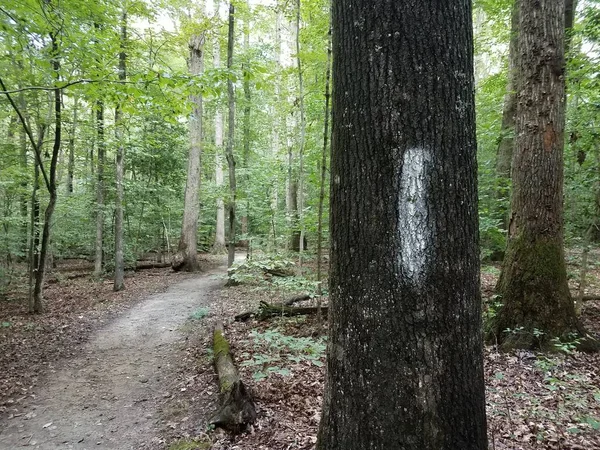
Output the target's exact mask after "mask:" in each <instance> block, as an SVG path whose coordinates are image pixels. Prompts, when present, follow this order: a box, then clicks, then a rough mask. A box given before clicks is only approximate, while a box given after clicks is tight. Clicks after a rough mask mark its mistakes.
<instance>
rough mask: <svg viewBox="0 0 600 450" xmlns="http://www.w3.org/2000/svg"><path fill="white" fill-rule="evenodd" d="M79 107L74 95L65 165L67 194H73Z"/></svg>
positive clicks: (76, 97)
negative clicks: (67, 154) (67, 156)
mask: <svg viewBox="0 0 600 450" xmlns="http://www.w3.org/2000/svg"><path fill="white" fill-rule="evenodd" d="M78 107H79V97H78V96H77V95H76V96H75V99H74V100H73V123H72V124H71V132H70V133H69V161H68V164H67V194H72V193H73V180H74V178H75V133H76V132H77V112H78V111H77V109H78Z"/></svg>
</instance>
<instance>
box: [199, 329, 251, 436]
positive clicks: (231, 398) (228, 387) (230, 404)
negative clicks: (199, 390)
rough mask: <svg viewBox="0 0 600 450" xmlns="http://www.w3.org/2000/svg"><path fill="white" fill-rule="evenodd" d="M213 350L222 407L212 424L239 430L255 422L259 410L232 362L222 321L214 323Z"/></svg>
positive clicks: (229, 429)
mask: <svg viewBox="0 0 600 450" xmlns="http://www.w3.org/2000/svg"><path fill="white" fill-rule="evenodd" d="M213 351H214V360H215V370H216V372H217V376H218V378H219V395H220V398H221V406H220V408H219V410H218V411H217V413H216V414H215V415H214V417H213V418H212V419H211V421H210V423H211V424H213V425H214V426H216V427H221V428H224V429H226V430H228V431H231V432H233V433H239V432H240V431H243V430H244V429H245V428H246V426H247V425H249V424H252V423H254V422H255V421H256V409H255V407H254V402H253V401H252V397H251V396H250V394H249V393H248V391H247V390H246V387H245V386H244V383H243V382H242V380H241V379H240V376H239V374H238V371H237V369H236V367H235V364H234V363H233V358H232V356H231V350H230V348H229V343H228V342H227V339H225V336H224V334H223V324H222V323H220V322H218V323H217V324H215V329H214V332H213Z"/></svg>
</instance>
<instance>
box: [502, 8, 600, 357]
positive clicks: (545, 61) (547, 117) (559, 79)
mask: <svg viewBox="0 0 600 450" xmlns="http://www.w3.org/2000/svg"><path fill="white" fill-rule="evenodd" d="M564 12H565V3H564V0H540V1H538V2H526V1H523V2H521V10H520V22H519V54H520V55H521V58H520V74H521V75H520V77H521V82H520V84H519V85H520V88H519V93H518V97H519V102H518V105H517V114H516V126H515V131H516V132H515V153H514V158H513V170H512V175H513V189H512V197H511V215H510V223H509V230H508V231H509V236H508V245H507V250H506V256H505V258H504V262H503V265H502V273H501V275H500V279H499V281H498V286H497V290H498V293H499V294H500V295H501V298H502V303H503V306H502V307H501V308H500V310H499V311H498V314H497V317H496V321H495V324H494V327H493V332H494V338H495V339H497V341H498V342H500V343H502V344H503V346H504V347H505V348H512V347H538V346H543V345H545V344H549V343H550V340H551V339H552V338H554V337H563V336H564V337H567V335H568V333H571V332H577V333H579V334H585V332H584V331H583V330H582V329H581V327H580V326H579V324H578V321H577V318H576V316H575V309H574V307H573V301H572V299H571V295H570V293H569V287H568V285H567V271H566V265H565V261H564V250H563V146H564V142H563V133H564V126H565V78H564V77H565V73H564V36H565V14H564ZM506 330H511V331H508V332H507V331H506ZM536 330H537V331H536ZM540 332H541V333H543V334H540ZM583 343H584V344H589V346H593V342H592V341H590V340H585V341H584V342H583Z"/></svg>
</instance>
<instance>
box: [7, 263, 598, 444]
mask: <svg viewBox="0 0 600 450" xmlns="http://www.w3.org/2000/svg"><path fill="white" fill-rule="evenodd" d="M568 261H569V271H570V278H571V279H572V280H573V285H572V288H573V289H574V290H575V289H576V288H577V281H576V280H577V279H578V277H577V274H578V271H579V255H578V253H577V252H570V253H569V256H568ZM590 261H592V262H594V261H595V262H597V263H598V262H600V253H592V254H590ZM218 264H219V261H215V259H212V260H210V261H205V268H206V272H205V273H203V274H201V275H200V276H198V275H189V274H175V273H172V272H170V270H169V269H154V270H150V271H142V272H139V273H136V274H135V275H133V276H131V277H130V278H127V279H126V281H127V288H128V289H127V291H125V292H124V293H112V290H111V288H112V284H110V283H108V282H104V283H102V282H91V280H90V279H89V278H77V279H69V277H66V276H63V277H62V279H61V276H60V275H59V276H58V277H57V278H58V282H56V283H52V284H50V285H49V287H48V289H47V291H46V301H47V304H48V310H49V312H48V313H46V314H44V315H41V316H29V315H27V314H25V311H24V309H23V306H22V303H23V302H22V301H12V302H11V301H2V300H0V325H1V326H0V449H6V450H9V449H14V448H20V447H25V446H29V447H33V448H39V449H59V448H60V449H68V448H74V449H92V448H99V449H122V450H127V449H148V450H159V449H169V450H192V449H209V448H212V449H214V450H225V449H229V450H234V449H236V450H262V449H264V450H283V449H286V450H287V449H307V450H308V449H312V448H314V444H315V442H316V435H317V429H318V423H319V416H320V410H321V403H322V391H323V380H324V363H325V338H324V334H325V333H324V330H323V327H322V326H319V324H318V322H317V320H316V318H315V317H312V316H299V317H294V318H281V317H277V318H273V319H270V320H266V321H257V320H255V319H252V320H249V321H247V322H235V321H234V320H233V318H234V316H235V315H236V314H238V313H241V312H245V311H248V310H253V309H254V310H255V309H257V307H258V305H259V303H260V301H266V302H268V303H277V302H280V301H282V300H283V299H285V298H288V297H289V296H291V295H293V294H297V293H299V292H301V291H302V290H303V289H304V288H306V286H307V284H306V281H305V280H304V279H302V278H297V277H271V276H264V274H262V275H260V274H259V275H257V276H256V277H255V278H254V279H252V278H251V277H249V278H247V279H245V280H244V282H243V283H241V284H239V285H238V286H233V287H224V286H223V285H224V279H223V277H222V275H223V274H224V273H225V271H224V268H222V267H220V268H218V267H216V266H217V265H218ZM312 264H313V265H314V262H312ZM310 265H311V263H309V270H310ZM498 273H499V271H498V268H497V266H485V267H484V268H483V270H482V290H483V295H484V298H485V299H486V304H487V305H488V307H489V306H490V305H491V306H492V308H493V304H494V298H493V286H494V284H495V282H496V279H497V276H498ZM588 278H589V279H588V289H587V290H586V295H598V294H600V264H595V265H594V264H591V268H590V271H589V273H588ZM165 290H166V291H165ZM157 291H158V293H157ZM324 300H326V298H325V299H324ZM303 304H304V305H310V304H314V301H305V302H302V303H299V304H298V305H303ZM19 305H21V306H19ZM582 317H583V320H584V322H585V323H586V325H587V326H588V328H589V329H590V330H592V331H593V332H594V333H596V334H597V335H600V301H589V302H586V303H585V308H584V311H583V316H582ZM216 319H219V320H223V321H224V322H225V325H226V335H227V338H228V339H229V341H230V343H231V347H232V351H233V354H234V357H235V359H236V363H237V364H238V366H239V369H240V374H241V376H242V378H243V380H244V382H245V383H246V385H247V386H248V387H249V390H250V392H251V393H252V395H253V397H254V399H255V402H256V406H257V412H258V420H257V422H256V423H255V424H254V425H253V426H251V427H250V429H249V430H248V431H247V432H245V433H243V434H241V435H238V436H229V435H227V434H226V433H224V432H222V431H219V430H212V429H211V428H210V427H208V426H207V422H208V419H209V418H210V416H211V415H212V414H213V413H214V412H215V410H216V407H217V400H218V399H217V387H216V383H215V374H214V369H213V366H212V351H211V327H212V324H213V322H214V320H216ZM485 377H486V385H487V409H488V430H489V438H490V449H494V450H496V449H497V450H504V449H511V450H517V449H523V450H530V449H561V450H594V449H600V356H599V355H587V354H581V353H578V352H575V351H569V352H568V353H567V354H564V353H563V354H561V353H555V354H545V353H541V352H523V351H521V352H513V353H500V352H498V351H496V349H495V348H494V347H493V346H489V347H486V350H485Z"/></svg>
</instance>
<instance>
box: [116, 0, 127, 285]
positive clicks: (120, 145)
mask: <svg viewBox="0 0 600 450" xmlns="http://www.w3.org/2000/svg"><path fill="white" fill-rule="evenodd" d="M126 45H127V11H125V10H123V13H122V15H121V39H120V47H121V49H120V52H119V81H121V82H124V81H125V80H126V79H127V54H126V52H125V49H126ZM123 131H124V123H123V117H122V107H121V104H119V103H117V105H116V106H115V138H116V141H117V159H116V167H115V169H116V170H115V182H116V185H117V197H116V200H115V280H114V285H113V290H114V291H121V290H123V289H125V262H124V258H123V171H124V168H123V165H124V158H125V133H124V132H123Z"/></svg>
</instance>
